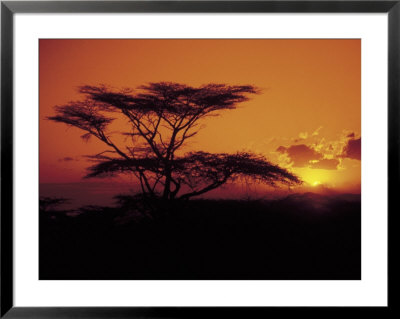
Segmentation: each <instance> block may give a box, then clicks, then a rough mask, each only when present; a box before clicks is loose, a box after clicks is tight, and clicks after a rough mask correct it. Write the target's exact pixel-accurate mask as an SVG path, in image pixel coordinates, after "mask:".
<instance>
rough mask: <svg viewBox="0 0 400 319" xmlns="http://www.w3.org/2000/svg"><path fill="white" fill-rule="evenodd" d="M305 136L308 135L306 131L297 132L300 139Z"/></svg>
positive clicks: (305, 137)
mask: <svg viewBox="0 0 400 319" xmlns="http://www.w3.org/2000/svg"><path fill="white" fill-rule="evenodd" d="M307 137H308V133H307V132H300V133H299V138H300V139H301V140H305V139H307Z"/></svg>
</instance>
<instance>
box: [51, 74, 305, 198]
mask: <svg viewBox="0 0 400 319" xmlns="http://www.w3.org/2000/svg"><path fill="white" fill-rule="evenodd" d="M79 91H80V93H82V94H84V95H85V96H86V99H85V100H83V101H78V102H70V103H69V104H67V105H61V106H56V107H55V109H56V115H55V116H50V117H48V119H50V120H53V121H56V122H61V123H65V124H67V125H70V126H75V127H77V128H79V129H81V130H83V131H85V134H83V135H82V138H83V139H84V140H88V139H89V138H90V137H92V136H94V137H96V138H97V139H99V140H100V141H102V142H103V143H104V144H105V145H107V146H108V149H107V150H105V151H103V152H101V153H99V154H95V155H92V156H89V157H90V158H91V159H92V160H93V161H95V164H94V165H93V166H91V167H89V168H88V174H87V176H86V177H88V178H89V177H103V176H112V175H115V174H120V173H132V174H134V175H135V176H136V177H137V179H138V181H139V182H140V186H141V190H142V194H143V195H144V196H145V197H150V198H156V197H161V198H163V199H164V200H174V199H189V198H191V197H194V196H198V195H201V194H204V193H206V192H209V191H211V190H213V189H215V188H217V187H219V186H221V185H223V184H225V183H226V182H228V181H233V180H235V179H237V178H239V177H241V176H247V177H250V178H251V179H252V180H254V181H260V182H263V183H266V184H269V185H275V184H276V183H278V184H279V183H282V184H286V185H292V184H298V183H301V182H300V180H299V179H298V178H297V177H296V176H295V175H293V174H291V173H290V172H288V171H287V170H285V169H283V168H280V167H279V166H277V165H273V164H271V163H270V162H268V161H267V159H266V158H264V157H263V156H260V155H256V154H251V153H247V152H239V153H236V154H210V153H206V152H192V153H188V154H185V155H181V156H178V151H179V150H180V149H181V148H183V146H184V145H185V142H186V141H187V140H188V139H190V138H192V137H193V136H195V135H196V134H197V133H198V131H199V129H200V127H199V121H200V120H201V119H204V118H205V117H207V116H213V115H217V114H218V111H221V110H229V109H234V108H236V106H237V104H239V103H241V102H244V101H247V100H248V95H249V94H257V93H258V90H257V89H256V88H255V87H253V86H251V85H243V86H228V85H225V84H208V85H204V86H201V87H197V88H196V87H191V86H187V85H184V84H178V83H169V82H168V83H167V82H160V83H150V84H148V85H144V86H140V87H139V88H138V92H137V93H134V92H133V90H130V89H126V90H119V91H115V90H111V89H109V88H107V87H105V86H82V87H80V88H79ZM112 114H119V115H122V116H123V117H124V118H125V119H127V120H128V123H129V131H128V132H115V131H112V130H111V129H110V124H111V123H112V122H113V120H115V118H113V117H111V116H112ZM117 134H122V135H124V136H125V137H128V139H129V140H130V141H129V142H125V145H118V144H117V142H116V140H117V139H116V138H115V136H116V135H117Z"/></svg>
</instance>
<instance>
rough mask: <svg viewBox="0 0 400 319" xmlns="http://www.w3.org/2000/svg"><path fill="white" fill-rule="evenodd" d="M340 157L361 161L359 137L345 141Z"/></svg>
mask: <svg viewBox="0 0 400 319" xmlns="http://www.w3.org/2000/svg"><path fill="white" fill-rule="evenodd" d="M342 157H347V158H351V159H356V160H361V137H360V138H357V139H350V140H348V141H347V144H346V146H345V147H344V148H343V152H342Z"/></svg>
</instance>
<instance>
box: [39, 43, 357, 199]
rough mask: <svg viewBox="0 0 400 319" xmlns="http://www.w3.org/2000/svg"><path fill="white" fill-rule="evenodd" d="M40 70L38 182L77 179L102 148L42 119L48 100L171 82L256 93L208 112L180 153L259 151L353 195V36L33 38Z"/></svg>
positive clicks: (310, 183)
mask: <svg viewBox="0 0 400 319" xmlns="http://www.w3.org/2000/svg"><path fill="white" fill-rule="evenodd" d="M39 67H40V183H73V182H80V181H81V180H82V177H83V176H84V175H85V168H86V167H87V166H89V164H90V163H88V162H87V160H86V159H85V158H84V157H83V155H91V154H94V153H96V152H100V151H102V150H104V149H106V148H105V147H104V146H103V144H102V143H101V142H99V141H95V140H94V139H93V140H91V141H89V142H87V143H85V142H84V141H83V140H82V139H81V138H80V136H81V135H82V134H83V133H84V132H83V131H80V130H78V129H77V128H72V127H70V128H69V127H67V126H66V125H63V124H61V123H55V122H52V121H49V120H46V117H47V116H51V115H54V114H55V111H54V106H55V105H62V104H66V103H67V102H69V101H71V100H80V99H82V98H83V97H82V96H81V95H80V94H78V93H77V87H78V86H81V85H99V84H106V85H109V86H111V87H115V88H124V87H130V88H136V87H138V86H140V85H143V84H146V83H148V82H159V81H168V82H178V83H184V84H188V85H191V86H200V85H202V84H207V83H226V84H232V85H243V84H250V85H254V86H256V87H258V88H260V89H261V94H259V95H255V96H252V97H251V99H250V100H249V101H248V102H244V103H242V104H240V105H239V106H238V108H237V109H235V110H225V111H222V112H221V113H220V116H218V117H211V118H207V119H206V120H205V121H204V122H203V123H202V124H204V128H203V129H202V130H201V131H200V133H199V134H198V135H197V136H196V137H195V138H194V139H193V140H191V141H190V143H189V145H188V146H187V148H186V149H185V150H186V151H191V150H203V151H207V152H218V153H220V152H227V153H235V152H236V151H252V152H256V153H261V154H263V155H265V156H266V157H267V158H268V159H269V160H270V161H271V162H273V163H275V164H279V165H280V166H282V167H285V168H287V169H289V170H290V171H291V172H293V173H295V174H296V175H298V176H299V177H300V178H301V179H302V180H304V182H305V184H304V186H302V187H303V189H315V190H320V189H332V190H335V191H338V192H351V193H359V192H360V184H361V161H360V160H361V41H360V40H40V64H39ZM93 181H96V180H93Z"/></svg>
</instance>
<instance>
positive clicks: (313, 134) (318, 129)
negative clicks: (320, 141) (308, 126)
mask: <svg viewBox="0 0 400 319" xmlns="http://www.w3.org/2000/svg"><path fill="white" fill-rule="evenodd" d="M322 127H323V126H320V127H318V128H317V129H316V130H315V131H314V132H312V134H311V136H318V135H319V131H321V129H322Z"/></svg>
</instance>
